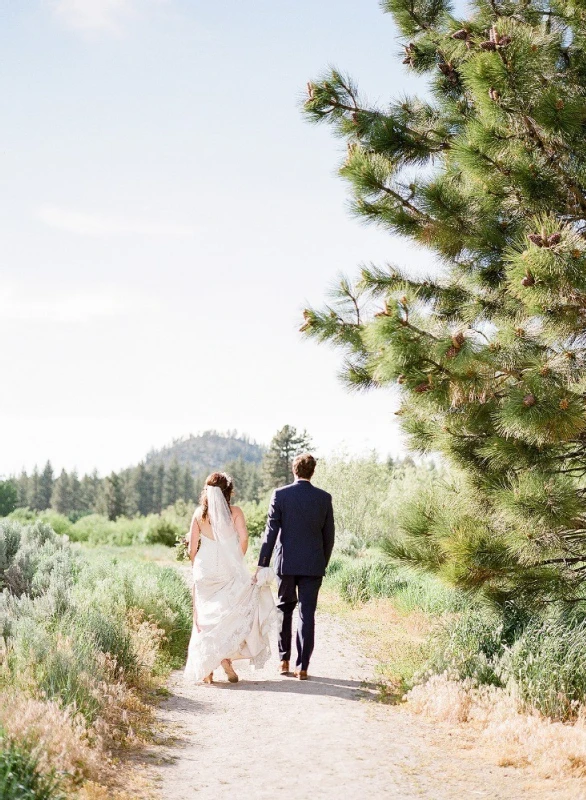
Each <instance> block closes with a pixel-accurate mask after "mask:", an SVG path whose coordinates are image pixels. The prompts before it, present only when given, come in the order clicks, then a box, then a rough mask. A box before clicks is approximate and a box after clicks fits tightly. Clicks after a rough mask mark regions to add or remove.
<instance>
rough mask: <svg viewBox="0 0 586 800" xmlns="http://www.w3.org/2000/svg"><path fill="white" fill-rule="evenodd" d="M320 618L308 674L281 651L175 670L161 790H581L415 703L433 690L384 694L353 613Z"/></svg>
mask: <svg viewBox="0 0 586 800" xmlns="http://www.w3.org/2000/svg"><path fill="white" fill-rule="evenodd" d="M318 613H319V612H318ZM317 624H318V627H317V631H318V639H317V645H316V652H315V654H314V658H313V660H312V664H311V669H310V673H311V679H310V680H309V681H307V682H299V681H296V680H295V679H294V678H290V677H281V676H280V675H278V669H277V668H278V656H277V654H273V657H272V659H271V661H270V662H269V664H268V665H267V666H266V667H265V668H264V670H262V671H261V672H254V671H252V670H249V669H247V668H246V669H244V668H240V669H239V672H240V675H241V680H240V682H239V683H238V684H235V685H231V684H229V683H228V682H227V681H226V679H225V677H224V675H223V673H222V670H221V669H220V670H218V671H216V673H215V679H216V680H217V683H215V684H213V685H212V686H203V685H193V684H192V685H186V684H185V682H184V680H183V677H182V674H181V672H175V673H174V674H173V676H172V678H171V681H170V684H169V688H170V692H171V693H170V696H169V697H168V699H167V700H165V701H164V703H163V704H162V705H161V707H160V709H159V719H160V721H161V722H162V723H163V726H164V728H165V730H166V732H167V736H168V737H169V739H168V741H169V744H167V745H165V746H163V747H160V748H156V750H153V753H152V755H153V758H154V759H156V761H157V762H158V763H159V767H158V772H159V780H160V786H161V796H162V797H163V798H164V799H165V800H188V798H189V800H191V798H193V797H195V796H197V797H198V798H200V800H206V799H208V798H209V800H212V799H213V800H221V798H229V797H234V796H238V797H241V798H252V797H254V798H271V800H273V798H274V797H275V796H282V797H287V798H289V800H297V799H298V800H302V799H303V800H306V798H308V797H311V798H312V800H322V798H323V799H324V800H325V799H326V798H327V799H328V800H329V798H339V797H340V792H343V793H344V795H345V796H347V797H364V796H374V797H385V798H386V797H388V798H393V799H394V800H411V798H413V799H414V798H418V800H419V799H420V798H429V799H430V800H456V798H458V800H460V798H462V797H479V798H482V797H484V798H492V799H493V800H520V799H521V798H529V797H530V798H532V800H540V799H542V800H546V798H547V800H556V799H559V800H562V799H563V800H578V799H579V798H584V797H586V785H585V784H584V783H583V782H582V781H580V780H578V779H572V778H556V779H555V780H552V779H551V778H550V779H547V778H544V777H542V776H540V775H538V773H537V772H535V771H532V770H530V769H526V768H521V769H519V768H517V767H514V766H511V763H513V760H512V759H509V760H508V761H507V759H506V758H504V757H503V754H502V753H501V752H500V751H499V750H498V748H495V747H493V746H491V744H490V742H486V741H485V740H484V738H483V736H482V733H481V731H480V730H479V729H478V728H476V727H473V726H465V727H463V726H459V727H454V726H453V725H452V726H448V725H445V724H444V723H441V724H439V725H438V723H437V722H436V721H434V722H432V721H430V719H427V718H425V717H424V716H422V715H419V714H415V713H412V711H410V707H411V706H412V707H413V708H414V709H418V710H424V709H423V708H422V706H423V705H424V704H425V702H428V701H429V698H421V697H417V696H416V697H415V699H414V701H413V703H412V704H411V705H410V704H409V703H406V704H400V705H387V704H384V703H382V702H380V697H381V693H380V691H379V686H378V685H377V683H376V680H375V679H374V678H373V675H374V669H373V664H372V663H371V662H370V661H369V660H368V659H366V658H365V657H364V656H363V655H362V653H361V651H360V647H359V644H358V642H357V640H356V638H355V637H354V635H353V634H352V633H351V632H350V629H349V628H348V627H347V625H346V624H345V623H342V622H340V621H339V620H338V619H336V618H335V617H333V616H330V615H329V614H325V613H323V612H322V613H320V614H319V619H318V623H317ZM431 685H433V684H431ZM446 685H447V686H448V689H449V688H450V684H449V682H447V681H444V683H443V684H442V686H441V687H439V688H438V693H439V697H440V699H441V698H442V697H443V698H445V697H446ZM448 700H449V697H448ZM459 700H460V701H461V698H459ZM428 704H429V703H428ZM460 705H461V704H460ZM455 707H456V706H455ZM457 708H460V706H457Z"/></svg>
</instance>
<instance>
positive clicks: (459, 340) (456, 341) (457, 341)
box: [452, 331, 465, 350]
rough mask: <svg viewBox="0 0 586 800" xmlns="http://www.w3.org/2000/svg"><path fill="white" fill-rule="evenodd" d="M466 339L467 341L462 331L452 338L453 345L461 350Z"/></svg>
mask: <svg viewBox="0 0 586 800" xmlns="http://www.w3.org/2000/svg"><path fill="white" fill-rule="evenodd" d="M464 339H465V337H464V334H463V333H462V331H458V333H455V334H454V335H453V336H452V344H453V345H454V347H455V348H457V349H458V350H459V349H460V348H461V347H462V345H463V344H464Z"/></svg>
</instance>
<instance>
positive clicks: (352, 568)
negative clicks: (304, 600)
mask: <svg viewBox="0 0 586 800" xmlns="http://www.w3.org/2000/svg"><path fill="white" fill-rule="evenodd" d="M326 581H327V584H328V585H329V586H331V587H332V588H334V589H336V590H337V591H338V592H339V593H340V595H341V596H342V597H343V598H344V600H346V601H347V602H349V603H366V602H368V601H369V600H372V599H375V598H382V597H387V598H392V599H393V601H394V603H395V605H396V606H397V607H398V608H401V609H402V610H404V611H410V610H414V609H417V610H420V611H424V612H426V613H428V614H443V613H446V612H455V611H458V610H460V609H462V608H464V607H465V605H466V603H467V602H468V600H467V598H466V597H465V596H464V595H462V594H461V593H460V592H457V591H456V590H454V589H452V588H451V587H449V586H445V585H444V584H442V583H441V582H440V581H439V580H437V579H436V578H433V577H432V576H428V575H419V574H416V573H413V572H411V571H410V570H408V569H406V568H404V567H399V566H397V565H396V564H393V563H392V562H391V561H389V560H388V559H386V558H385V557H384V556H383V555H382V554H381V553H380V552H378V551H376V550H368V551H366V552H365V553H364V554H363V555H361V556H358V557H350V556H344V555H340V556H336V555H335V556H333V558H332V560H331V561H330V564H329V567H328V573H327V577H326Z"/></svg>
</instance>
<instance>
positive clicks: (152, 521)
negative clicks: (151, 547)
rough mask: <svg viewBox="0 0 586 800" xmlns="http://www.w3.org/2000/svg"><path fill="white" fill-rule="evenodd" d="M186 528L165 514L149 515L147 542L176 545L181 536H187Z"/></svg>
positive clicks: (146, 533) (169, 545) (167, 545)
mask: <svg viewBox="0 0 586 800" xmlns="http://www.w3.org/2000/svg"><path fill="white" fill-rule="evenodd" d="M185 534H186V529H185V528H184V527H183V526H182V525H180V524H179V523H178V522H176V521H174V520H173V519H170V518H169V517H165V516H163V515H162V516H156V515H154V514H153V515H152V516H149V517H147V525H146V532H145V542H146V543H147V544H164V545H165V546H166V547H175V545H176V544H177V540H178V539H179V538H180V537H183V538H184V537H185Z"/></svg>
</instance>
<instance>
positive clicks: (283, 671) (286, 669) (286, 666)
mask: <svg viewBox="0 0 586 800" xmlns="http://www.w3.org/2000/svg"><path fill="white" fill-rule="evenodd" d="M279 672H280V673H281V675H288V674H289V662H288V661H281V667H280V669H279Z"/></svg>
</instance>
